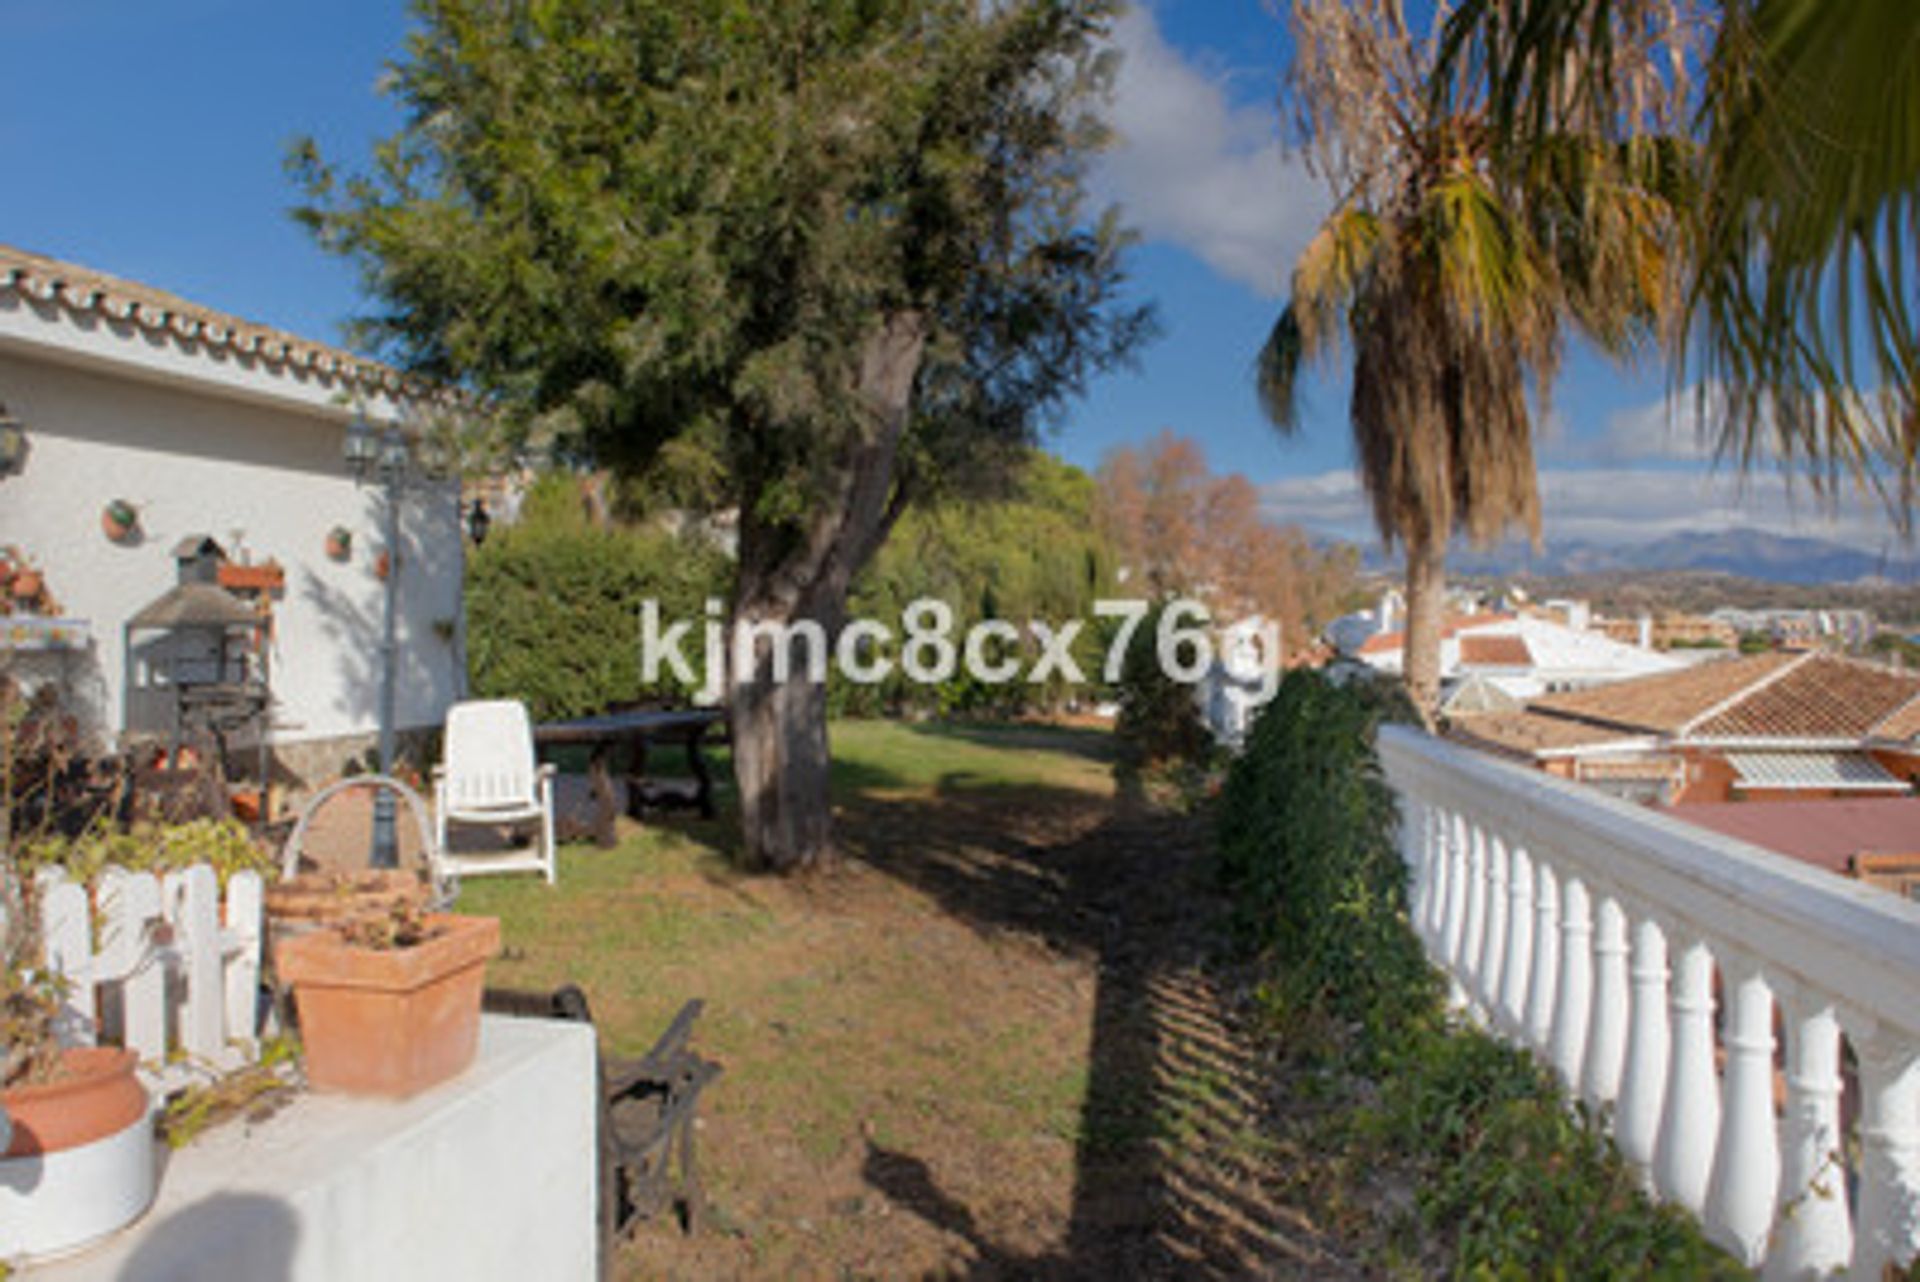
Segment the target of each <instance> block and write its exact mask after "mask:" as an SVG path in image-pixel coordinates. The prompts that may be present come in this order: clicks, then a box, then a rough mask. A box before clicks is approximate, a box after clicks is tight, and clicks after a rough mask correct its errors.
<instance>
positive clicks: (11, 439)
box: [0, 405, 27, 476]
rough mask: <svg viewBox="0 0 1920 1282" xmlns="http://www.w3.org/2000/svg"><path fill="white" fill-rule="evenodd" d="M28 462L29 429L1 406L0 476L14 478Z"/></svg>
mask: <svg viewBox="0 0 1920 1282" xmlns="http://www.w3.org/2000/svg"><path fill="white" fill-rule="evenodd" d="M26 461H27V429H26V428H24V427H22V426H21V425H20V420H19V419H17V418H15V417H14V416H13V415H11V414H9V413H7V407H6V406H5V405H0V476H12V475H13V474H14V473H15V472H18V471H19V470H20V465H21V464H23V463H25V462H26Z"/></svg>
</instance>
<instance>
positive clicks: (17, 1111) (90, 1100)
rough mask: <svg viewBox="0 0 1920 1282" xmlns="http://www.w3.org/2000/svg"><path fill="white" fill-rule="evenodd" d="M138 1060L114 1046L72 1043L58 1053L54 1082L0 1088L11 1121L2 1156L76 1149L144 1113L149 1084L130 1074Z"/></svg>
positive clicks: (137, 1118) (24, 1155)
mask: <svg viewBox="0 0 1920 1282" xmlns="http://www.w3.org/2000/svg"><path fill="white" fill-rule="evenodd" d="M139 1063H140V1057H139V1056H137V1055H135V1054H134V1053H133V1052H132V1051H129V1050H122V1049H120V1048H119V1047H117V1046H84V1047H76V1048H75V1049H73V1050H69V1051H66V1052H64V1053H63V1054H62V1055H61V1057H60V1069H59V1072H58V1075H57V1076H56V1077H55V1078H54V1080H52V1081H50V1082H44V1083H41V1084H39V1085H35V1086H15V1087H12V1088H11V1089H9V1090H5V1091H0V1103H4V1104H5V1105H6V1108H7V1116H8V1117H9V1118H11V1119H12V1121H13V1138H12V1140H11V1142H10V1143H9V1144H8V1145H7V1151H6V1152H5V1153H4V1154H0V1156H4V1157H26V1156H29V1155H30V1154H35V1153H56V1152H59V1151H60V1150H61V1149H69V1148H78V1147H79V1146H80V1145H82V1144H90V1143H92V1142H93V1141H94V1140H97V1139H104V1138H105V1137H106V1136H109V1135H112V1134H114V1133H115V1132H116V1131H123V1130H125V1129H126V1128H127V1127H129V1126H131V1125H133V1124H134V1123H135V1122H137V1121H139V1120H140V1119H141V1118H142V1117H145V1116H146V1113H147V1088H146V1087H144V1086H142V1085H141V1084H140V1079H139V1078H137V1077H135V1076H134V1075H133V1070H134V1069H135V1068H136V1067H138V1066H139Z"/></svg>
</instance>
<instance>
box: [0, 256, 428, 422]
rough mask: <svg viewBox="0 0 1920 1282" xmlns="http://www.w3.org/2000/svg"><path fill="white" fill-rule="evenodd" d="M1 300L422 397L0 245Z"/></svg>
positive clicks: (335, 351)
mask: <svg viewBox="0 0 1920 1282" xmlns="http://www.w3.org/2000/svg"><path fill="white" fill-rule="evenodd" d="M5 293H15V294H18V295H20V296H22V297H23V298H25V299H26V300H28V302H29V303H30V304H34V305H38V306H42V307H60V308H63V309H65V310H66V311H68V312H71V313H74V314H75V315H95V316H100V317H104V318H106V319H107V320H108V321H110V322H117V323H124V324H128V325H135V326H138V327H139V328H141V329H143V330H145V331H147V332H148V333H152V334H165V335H169V336H171V337H173V338H175V339H177V340H180V341H183V342H188V343H195V344H198V345H200V346H202V347H203V348H205V349H207V350H210V351H225V352H231V353H234V354H236V355H238V356H241V357H246V358H251V359H255V360H259V361H262V362H264V363H266V364H268V365H274V366H286V367H289V368H293V369H299V370H308V371H312V372H314V373H317V374H320V375H322V376H324V377H330V378H337V379H339V380H341V381H342V382H345V383H349V384H352V385H355V386H358V387H362V388H366V389H368V390H383V391H387V392H393V393H407V394H419V393H420V392H421V391H423V390H425V389H424V385H423V384H421V383H419V382H418V381H417V380H413V379H410V378H408V377H407V376H405V375H403V374H401V373H400V372H399V371H398V370H395V369H393V368H391V367H389V366H386V365H382V364H380V363H379V362H378V361H371V360H368V359H367V358H365V357H364V356H356V355H354V354H353V353H352V352H349V351H346V350H344V349H342V348H338V347H332V346H329V345H328V344H325V343H317V342H314V341H313V340H311V339H306V338H301V337H299V336H298V335H295V334H289V333H287V332H286V331H285V330H279V329H275V328H273V327H272V326H269V325H261V324H257V323H255V322H253V321H249V320H243V319H242V318H240V317H238V316H233V315H230V314H228V313H226V312H221V311H217V310H215V309H213V308H210V307H202V306H200V305H199V304H197V303H192V302H189V301H187V300H186V299H184V298H181V297H179V296H177V295H174V294H169V293H167V292H166V291H165V290H161V289H155V288H153V287H152V286H150V285H141V284H138V283H136V282H134V281H129V280H122V279H120V278H119V277H117V276H109V275H107V274H106V273H105V272H99V271H95V270H93V269H92V268H90V267H82V266H80V265H79V264H77V263H68V262H62V261H61V260H60V259H57V258H48V257H47V256H45V255H44V254H35V253H30V252H29V251H27V250H24V249H16V248H14V247H13V246H11V245H3V244H0V294H5Z"/></svg>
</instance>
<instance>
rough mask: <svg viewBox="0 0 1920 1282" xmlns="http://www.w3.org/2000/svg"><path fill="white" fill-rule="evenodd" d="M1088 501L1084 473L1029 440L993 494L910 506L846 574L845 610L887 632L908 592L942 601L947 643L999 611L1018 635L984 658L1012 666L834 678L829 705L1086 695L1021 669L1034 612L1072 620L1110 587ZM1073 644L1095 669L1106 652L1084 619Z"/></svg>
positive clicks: (1086, 615)
mask: <svg viewBox="0 0 1920 1282" xmlns="http://www.w3.org/2000/svg"><path fill="white" fill-rule="evenodd" d="M1096 503H1097V497H1096V490H1095V485H1094V481H1093V478H1092V477H1090V476H1088V475H1087V474H1086V473H1085V472H1083V471H1081V470H1080V469H1079V468H1076V467H1074V466H1072V465H1071V464H1068V463H1063V462H1061V461H1060V460H1059V459H1056V458H1054V457H1053V456H1051V455H1049V454H1046V453H1043V452H1041V451H1039V450H1033V451H1028V452H1027V453H1026V454H1025V457H1024V459H1023V461H1022V463H1021V465H1020V467H1019V469H1018V471H1017V472H1016V473H1015V474H1014V476H1013V478H1012V480H1011V482H1010V484H1009V486H1008V489H1007V492H1006V493H1005V494H1004V495H1002V496H1000V497H998V498H991V499H955V500H950V501H948V502H943V503H939V504H934V505H929V506H926V507H922V508H919V509H917V510H914V511H911V512H908V513H907V514H906V515H905V516H904V517H903V518H901V520H900V523H899V525H898V526H896V527H895V529H894V532H893V536H892V538H891V539H889V540H888V542H887V545H886V546H885V547H884V548H883V549H881V551H880V554H879V555H878V556H877V557H875V558H874V560H873V563H872V564H871V565H870V566H868V568H867V570H866V572H865V573H864V574H863V575H862V576H861V578H860V580H859V582H858V583H856V584H855V586H854V590H853V593H852V595H851V597H850V600H849V605H848V612H849V615H850V617H853V618H870V619H875V620H878V621H880V622H883V623H886V624H887V625H888V626H889V627H891V628H893V629H894V630H895V632H896V634H897V633H898V632H899V631H900V619H901V613H902V611H903V610H905V609H906V607H907V606H908V605H909V604H910V603H911V602H913V601H915V600H917V599H920V598H930V599H933V600H938V601H943V602H946V603H947V604H948V605H950V606H951V607H952V608H953V611H954V621H953V627H952V629H951V631H950V632H949V633H948V636H949V638H950V639H951V640H952V641H953V643H954V644H955V646H961V645H963V644H964V639H965V637H966V634H967V632H968V631H969V629H971V628H973V627H974V626H975V625H977V624H979V623H981V622H983V621H985V620H989V619H997V620H1001V621H1003V622H1005V623H1007V624H1010V625H1011V626H1013V627H1014V628H1015V629H1017V630H1018V631H1019V633H1020V638H1019V640H1017V641H1012V642H1007V643H1004V644H1002V643H999V642H995V643H992V644H990V645H989V646H987V647H986V653H985V656H984V657H985V658H986V660H987V661H988V662H989V663H994V664H1003V663H1004V664H1007V665H1009V666H1011V665H1013V664H1014V663H1016V662H1017V664H1018V675H1017V676H1016V677H1015V678H1014V679H1013V680H1010V681H1006V682H986V681H981V680H978V679H977V678H975V677H973V676H971V675H969V674H968V672H967V671H966V665H965V664H964V663H960V664H959V665H958V667H957V670H956V672H955V674H954V676H953V677H952V678H951V679H949V680H947V681H944V682H940V683H938V684H937V685H931V686H929V685H923V684H921V683H919V682H916V681H912V680H909V679H908V678H907V677H906V676H904V675H903V674H901V673H900V672H899V671H898V670H896V671H895V673H894V675H893V676H892V677H891V678H890V679H889V680H887V681H884V682H882V683H880V684H879V685H877V686H853V685H849V684H845V683H841V682H836V683H835V686H834V689H833V692H832V693H833V697H834V701H835V709H836V711H845V712H853V713H869V714H870V713H873V712H877V711H880V710H882V709H887V710H892V711H896V712H898V711H915V712H925V713H932V714H938V715H943V716H944V715H960V716H1017V715H1019V714H1020V713H1023V712H1026V711H1029V710H1032V709H1035V708H1043V707H1045V708H1050V707H1057V706H1059V705H1060V704H1061V703H1062V702H1064V701H1065V700H1066V699H1068V698H1071V697H1074V696H1075V695H1077V694H1084V693H1085V691H1084V690H1075V689H1072V688H1069V687H1068V686H1067V684H1066V683H1065V682H1064V681H1062V680H1061V679H1060V678H1059V677H1058V675H1057V674H1056V675H1055V676H1054V677H1053V678H1052V679H1051V680H1049V681H1047V682H1045V683H1042V684H1039V685H1035V684H1033V683H1031V682H1029V681H1028V680H1027V679H1026V678H1027V674H1028V672H1029V671H1030V670H1031V669H1032V667H1033V664H1034V663H1035V661H1036V660H1037V659H1038V658H1039V652H1040V647H1039V643H1038V642H1037V641H1036V639H1035V638H1034V636H1033V634H1032V633H1031V632H1030V631H1029V629H1028V626H1027V625H1028V623H1029V621H1032V620H1038V621H1039V622H1042V623H1045V624H1046V625H1047V626H1048V627H1050V628H1055V629H1058V628H1060V627H1062V626H1064V625H1065V624H1067V623H1068V622H1070V621H1072V620H1075V619H1080V620H1089V621H1090V620H1092V619H1093V618H1094V614H1093V603H1094V601H1096V600H1098V599H1099V598H1101V597H1103V596H1107V595H1110V594H1111V589H1112V585H1113V566H1112V560H1113V558H1112V556H1111V554H1110V553H1109V551H1108V547H1107V544H1106V542H1105V540H1104V539H1103V538H1102V537H1101V535H1100V531H1099V522H1098V521H1097V519H1096V514H1095V507H1096ZM896 653H897V647H896ZM1073 653H1074V658H1075V661H1076V662H1077V663H1078V664H1079V665H1080V668H1081V670H1082V671H1083V672H1085V673H1087V674H1088V675H1089V677H1090V679H1091V678H1094V677H1097V674H1098V671H1099V668H1100V665H1101V663H1102V662H1104V659H1105V651H1104V650H1103V649H1102V648H1101V644H1100V638H1099V637H1098V635H1096V634H1095V632H1094V631H1093V630H1092V629H1091V628H1087V629H1083V630H1082V632H1081V634H1080V636H1079V637H1078V638H1077V640H1076V643H1075V645H1074V647H1073Z"/></svg>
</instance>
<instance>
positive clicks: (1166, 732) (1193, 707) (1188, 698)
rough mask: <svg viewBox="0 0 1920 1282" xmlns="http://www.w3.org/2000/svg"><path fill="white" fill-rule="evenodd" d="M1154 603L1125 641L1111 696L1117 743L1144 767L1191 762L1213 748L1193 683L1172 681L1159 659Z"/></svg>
mask: <svg viewBox="0 0 1920 1282" xmlns="http://www.w3.org/2000/svg"><path fill="white" fill-rule="evenodd" d="M1164 610H1165V606H1159V605H1157V606H1155V607H1154V608H1153V609H1152V610H1150V611H1149V612H1148V613H1147V614H1146V616H1145V617H1144V618H1142V619H1141V620H1140V625H1139V626H1138V627H1136V628H1135V629H1134V630H1133V635H1132V636H1131V637H1129V638H1128V640H1127V652H1126V654H1125V655H1124V656H1122V658H1121V660H1120V683H1119V685H1118V687H1117V688H1116V689H1115V692H1114V695H1115V699H1116V701H1117V702H1118V703H1119V705H1120V717H1119V720H1118V721H1117V722H1116V723H1115V725H1114V733H1115V735H1117V736H1118V737H1119V740H1120V743H1121V746H1122V747H1123V748H1124V749H1125V750H1126V751H1127V752H1128V753H1129V754H1130V755H1131V756H1132V757H1133V758H1134V759H1135V760H1136V761H1137V762H1138V763H1140V764H1142V765H1147V766H1157V765H1165V764H1171V763H1181V762H1195V761H1200V760H1203V759H1204V758H1206V757H1207V756H1208V755H1209V754H1210V753H1211V752H1212V750H1213V734H1212V732H1211V731H1209V730H1208V729H1207V723H1206V721H1205V720H1204V719H1203V718H1202V717H1201V715H1200V701H1199V698H1198V696H1197V694H1196V692H1195V690H1194V687H1192V686H1190V685H1187V684H1186V683H1184V682H1181V681H1177V680H1175V679H1174V678H1173V677H1172V676H1171V675H1170V674H1169V673H1168V672H1167V671H1166V669H1165V667H1164V666H1163V665H1162V664H1161V662H1160V651H1159V636H1160V618H1161V615H1162V613H1163V612H1164Z"/></svg>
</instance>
